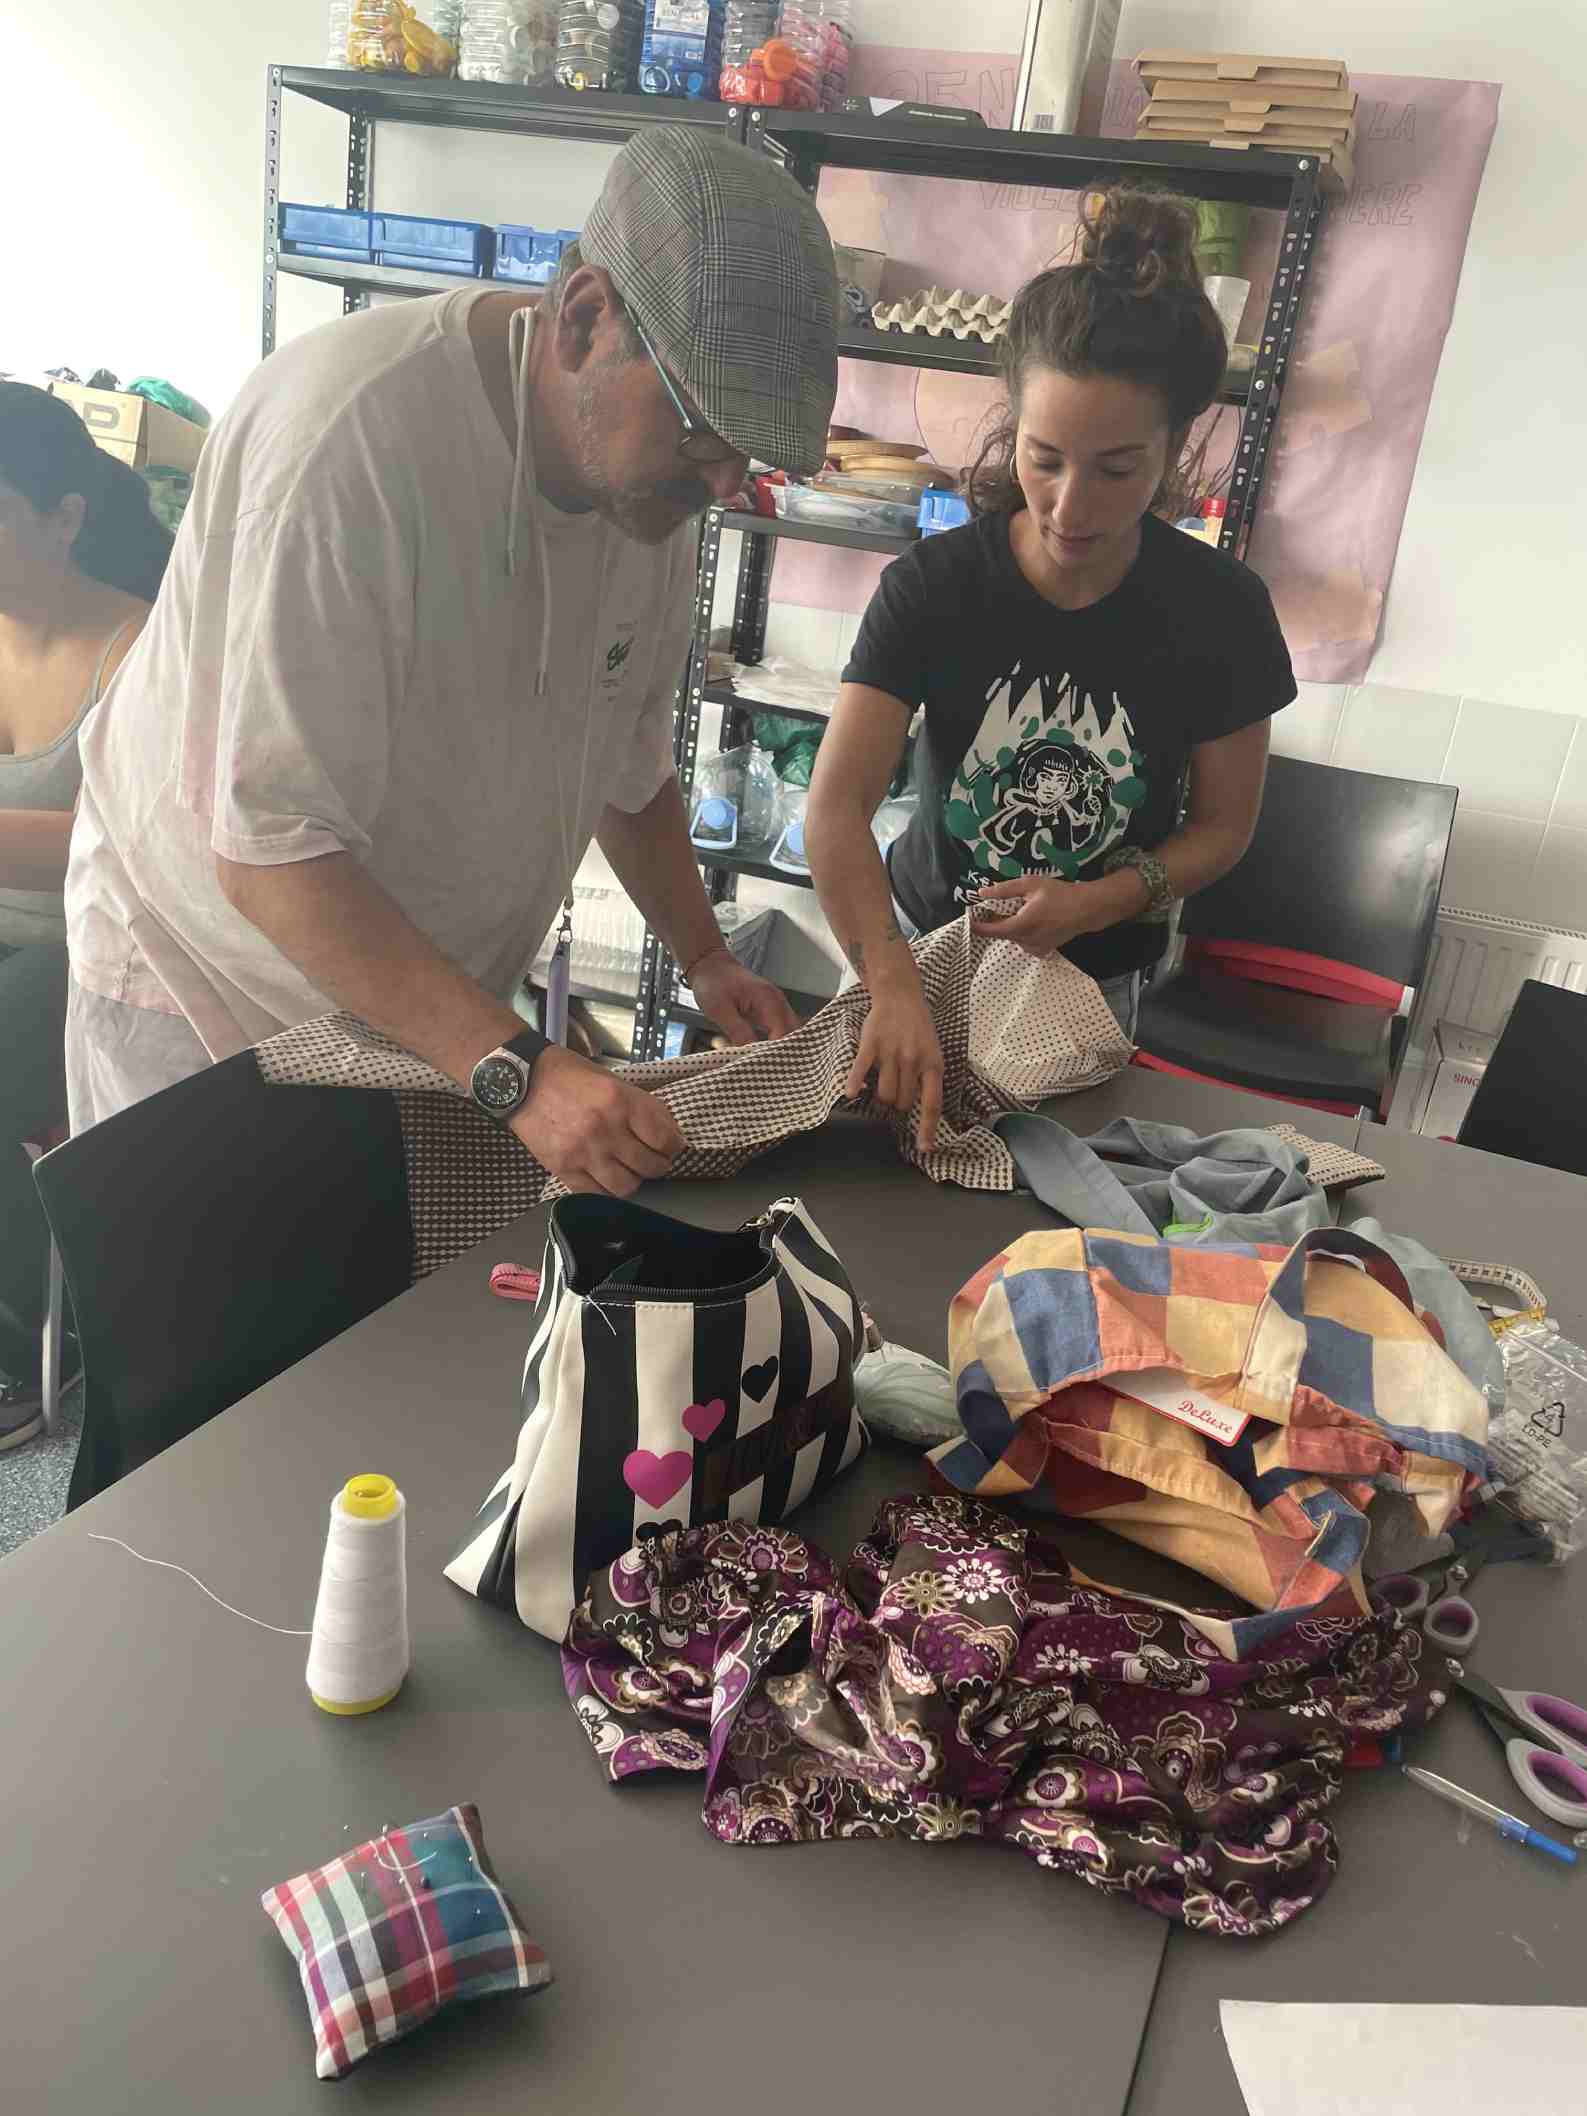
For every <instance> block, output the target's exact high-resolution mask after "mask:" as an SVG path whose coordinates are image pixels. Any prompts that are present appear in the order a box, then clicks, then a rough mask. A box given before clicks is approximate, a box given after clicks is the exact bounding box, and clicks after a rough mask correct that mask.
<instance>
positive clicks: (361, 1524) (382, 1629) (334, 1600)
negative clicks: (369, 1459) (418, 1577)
mask: <svg viewBox="0 0 1587 2116" xmlns="http://www.w3.org/2000/svg"><path fill="white" fill-rule="evenodd" d="M406 1520H407V1502H406V1500H405V1499H404V1498H403V1496H402V1494H401V1492H400V1491H398V1489H397V1487H396V1485H395V1484H393V1483H392V1481H391V1479H390V1478H389V1477H379V1476H363V1477H350V1478H349V1479H348V1481H347V1483H346V1484H345V1485H344V1486H343V1488H342V1490H340V1491H339V1492H338V1493H337V1494H336V1497H335V1498H334V1499H333V1500H332V1501H331V1525H330V1530H329V1532H328V1534H327V1535H326V1538H325V1557H324V1561H323V1563H322V1564H321V1566H320V1591H319V1594H318V1596H317V1597H316V1599H315V1603H314V1629H313V1632H312V1634H311V1636H310V1639H309V1664H308V1668H307V1670H306V1680H307V1682H308V1686H309V1695H310V1696H311V1697H312V1698H313V1700H314V1702H315V1703H316V1704H317V1705H318V1706H319V1707H320V1709H321V1710H322V1711H324V1712H337V1713H342V1714H346V1715H351V1714H353V1713H357V1712H375V1711H378V1710H379V1709H380V1707H381V1706H382V1705H386V1704H390V1702H391V1700H392V1699H393V1698H394V1697H395V1696H396V1694H397V1692H398V1691H399V1690H400V1689H401V1688H402V1680H403V1677H404V1676H405V1675H406V1674H407V1672H408V1546H407V1530H406Z"/></svg>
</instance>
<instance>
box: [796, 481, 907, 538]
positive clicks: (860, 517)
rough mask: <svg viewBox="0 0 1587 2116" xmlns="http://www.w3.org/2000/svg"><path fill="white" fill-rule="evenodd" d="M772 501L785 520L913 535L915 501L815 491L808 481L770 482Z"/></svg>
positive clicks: (829, 526) (832, 527)
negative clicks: (775, 483) (798, 483)
mask: <svg viewBox="0 0 1587 2116" xmlns="http://www.w3.org/2000/svg"><path fill="white" fill-rule="evenodd" d="M772 504H773V506H774V507H775V508H776V509H777V512H778V513H779V514H780V515H781V516H782V517H783V518H784V520H786V521H791V522H820V523H823V524H824V525H825V526H826V527H827V528H829V529H873V530H880V531H881V532H882V533H883V534H884V535H886V536H913V535H914V533H915V530H916V528H917V527H918V521H917V516H918V513H919V503H918V502H916V501H911V502H910V503H909V504H908V505H905V504H904V503H903V502H901V501H896V500H876V499H848V498H845V497H844V496H843V495H841V494H839V493H836V492H816V491H814V490H812V488H811V487H810V486H808V485H774V486H773V487H772Z"/></svg>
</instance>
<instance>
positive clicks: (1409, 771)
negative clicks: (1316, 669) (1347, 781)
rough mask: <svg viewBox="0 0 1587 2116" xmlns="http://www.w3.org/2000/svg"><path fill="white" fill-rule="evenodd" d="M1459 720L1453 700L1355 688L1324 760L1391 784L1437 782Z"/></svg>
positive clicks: (1364, 686) (1427, 694)
mask: <svg viewBox="0 0 1587 2116" xmlns="http://www.w3.org/2000/svg"><path fill="white" fill-rule="evenodd" d="M1459 716H1460V700H1459V699H1458V698H1444V697H1440V696H1438V695H1437V694H1436V693H1435V692H1432V691H1400V690H1392V689H1390V688H1389V687H1388V686H1387V685H1386V684H1381V683H1360V684H1356V685H1354V686H1353V687H1352V689H1351V691H1350V694H1349V696H1348V697H1347V698H1346V700H1345V709H1344V715H1343V717H1342V719H1341V720H1340V723H1339V735H1338V739H1337V740H1336V741H1335V743H1334V749H1333V755H1332V756H1331V757H1330V758H1329V760H1328V761H1329V763H1331V764H1343V765H1346V766H1348V768H1349V769H1350V770H1351V771H1375V772H1383V773H1386V774H1387V775H1388V777H1390V778H1391V779H1437V778H1439V777H1440V776H1441V775H1442V772H1443V769H1444V759H1445V757H1446V756H1447V755H1448V754H1449V744H1450V739H1451V737H1452V736H1453V734H1454V732H1455V722H1456V721H1457V719H1458V718H1459ZM1537 717H1538V718H1540V719H1541V718H1542V717H1544V716H1543V715H1541V714H1539V715H1538V716H1537Z"/></svg>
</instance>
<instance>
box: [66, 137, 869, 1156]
mask: <svg viewBox="0 0 1587 2116" xmlns="http://www.w3.org/2000/svg"><path fill="white" fill-rule="evenodd" d="M836 313H837V279H836V272H835V269H834V266H833V262H832V246H831V243H830V241H829V239H828V237H827V234H826V230H825V228H824V226H823V225H822V221H821V217H820V215H819V214H818V213H817V211H816V208H815V204H814V201H813V200H812V199H811V198H810V197H809V196H808V194H807V193H805V192H804V191H802V190H801V189H800V187H799V186H798V185H797V184H796V183H795V182H794V181H793V180H792V178H791V177H789V176H787V175H785V174H784V173H783V172H782V171H781V170H780V169H778V168H777V167H776V166H775V165H774V164H773V163H772V162H771V161H770V160H769V159H768V157H767V156H765V155H763V154H757V153H752V152H750V151H749V150H748V149H747V148H743V147H738V146H734V145H732V144H730V143H729V142H728V141H726V140H725V139H721V138H718V137H717V136H716V135H713V134H709V133H704V132H701V133H695V132H692V131H690V130H689V129H687V128H685V127H682V126H658V127H656V128H655V129H654V130H653V131H649V132H642V133H640V134H638V135H636V136H635V138H633V139H632V140H630V141H629V142H628V143H627V144H626V145H625V146H624V147H623V149H622V150H621V151H620V152H619V154H618V155H617V156H616V157H615V159H614V161H613V163H612V166H611V169H610V170H609V172H608V175H607V179H606V183H605V185H604V187H603V189H602V193H601V196H600V198H599V199H598V200H597V202H596V204H595V206H594V208H593V209H592V211H591V214H590V217H589V219H588V221H587V222H586V223H585V226H584V229H583V231H582V235H581V239H580V241H579V243H578V244H577V245H575V246H574V247H573V248H572V249H571V250H570V252H569V254H568V255H567V256H566V257H565V258H564V260H563V269H562V272H561V275H560V277H559V278H558V280H557V282H556V284H555V286H554V287H553V288H551V289H550V290H548V292H547V293H546V294H545V296H544V298H542V297H541V296H539V295H538V294H536V295H527V294H525V293H523V292H522V291H513V290H510V289H505V290H504V289H503V288H501V287H499V286H496V285H494V284H493V283H491V282H489V281H487V282H485V283H484V284H483V285H472V286H469V285H464V286H460V287H459V288H458V290H457V291H456V292H455V293H450V294H443V295H440V296H438V297H436V298H435V299H433V300H419V301H412V302H406V303H392V304H390V305H388V306H387V307H385V308H380V309H374V310H371V311H369V312H368V313H366V314H363V315H358V316H350V317H346V318H344V319H343V320H342V321H341V322H339V323H333V324H330V325H328V326H327V327H326V328H324V329H323V330H319V331H313V332H310V333H309V334H308V335H307V336H305V337H303V338H299V339H296V340H294V341H293V343H292V344H290V345H288V346H285V347H283V348H282V349H281V350H280V351H279V352H277V353H275V354H273V355H272V356H271V358H270V359H269V360H267V361H266V362H265V363H264V365H263V366H262V367H261V368H260V369H258V371H257V372H256V373H255V374H254V375H253V376H252V377H251V379H250V380H249V381H248V382H247V383H246V384H245V385H244V387H243V389H242V391H241V393H240V395H239V396H238V398H237V400H236V402H235V403H234V404H233V405H232V407H231V408H230V410H229V411H228V412H227V413H226V415H225V417H224V418H222V419H221V420H220V421H219V423H218V424H217V425H216V427H215V428H214V430H213V431H212V433H211V434H210V437H209V440H208V442H207V443H206V445H205V449H204V455H203V459H202V461H201V463H200V465H199V470H198V476H197V479H196V481H195V487H194V492H193V499H192V503H191V505H190V506H189V508H188V511H187V515H186V517H185V518H184V520H183V523H182V528H181V531H180V534H179V536H178V539H177V547H176V555H175V558H174V560H173V563H172V566H171V572H170V577H169V579H168V581H167V583H166V586H165V589H164V591H163V593H162V594H161V597H160V601H159V605H158V608H157V609H156V611H155V614H154V619H153V621H152V623H151V624H150V627H149V630H148V632H147V634H146V635H145V638H144V641H143V643H142V645H141V646H140V648H139V651H138V656H137V660H136V664H135V666H134V667H132V668H130V669H129V670H128V671H127V672H126V675H125V676H124V677H123V679H122V681H121V682H120V683H119V684H118V686H117V692H116V697H115V701H114V711H113V712H111V713H110V714H109V715H108V716H106V715H100V716H99V717H98V719H97V720H96V722H95V723H94V725H93V727H92V728H91V729H90V731H89V734H88V736H87V738H86V740H85V743H84V749H83V763H84V783H83V800H82V805H81V810H80V812H79V816H78V822H77V828H76V831H75V833H74V836H73V840H72V856H71V866H70V870H69V874H68V879H67V892H66V899H67V922H68V927H69V931H70V942H71V954H72V986H71V992H70V995H69V1000H68V1008H67V1074H68V1081H69V1085H70V1092H71V1100H72V1121H73V1125H74V1127H76V1126H77V1125H79V1123H80V1122H84V1121H95V1120H97V1119H99V1118H102V1117H105V1116H107V1115H110V1114H113V1113H114V1112H115V1111H117V1110H120V1109H123V1108H125V1107H126V1106H127V1105H128V1104H129V1103H132V1102H136V1101H138V1100H139V1099H140V1098H141V1097H143V1096H145V1095H149V1094H153V1093H155V1092H156V1091H157V1090H158V1089H160V1088H162V1087H165V1086H168V1085H171V1084H173V1083H174V1082H176V1081H178V1080H181V1079H184V1078H186V1077H188V1076H189V1075H191V1074H193V1073H195V1072H198V1071H199V1070H201V1069H202V1068H203V1067H204V1066H205V1065H207V1064H208V1063H209V1062H210V1061H211V1060H212V1059H215V1058H222V1057H225V1056H227V1055H229V1054H230V1053H232V1052H235V1051H239V1050H242V1049H245V1048H246V1047H248V1046H249V1045H251V1044H255V1043H258V1042H261V1041H262V1040H264V1039H265V1038H266V1037H269V1036H271V1035H273V1034H275V1033H276V1032H277V1031H278V1030H280V1029H282V1028H287V1027H291V1026H293V1025H295V1024H297V1023H300V1022H303V1021H307V1020H309V1019H311V1018H312V1017H314V1016H315V1015H317V1014H322V1013H325V1012H328V1011H330V1010H331V1009H333V1008H337V1007H344V1008H346V1009H348V1010H349V1011H350V1012H352V1013H355V1014H357V1015H359V1016H360V1017H361V1018H363V1019H364V1020H366V1021H369V1022H371V1023H373V1024H374V1025H375V1026H376V1027H378V1028H380V1029H382V1030H384V1031H385V1032H386V1033H387V1034H388V1035H390V1036H392V1037H394V1038H395V1039H396V1040H397V1041H398V1042H400V1043H401V1044H403V1045H404V1046H405V1047H406V1048H407V1049H409V1050H412V1051H415V1052H417V1053H418V1054H419V1055H420V1056H421V1057H424V1058H427V1059H428V1060H429V1061H430V1062H431V1064H433V1065H435V1066H438V1067H439V1068H440V1069H441V1070H442V1071H443V1072H446V1073H448V1074H450V1075H451V1077H452V1078H453V1079H454V1080H456V1081H457V1082H458V1083H459V1084H460V1085H461V1086H462V1087H464V1088H465V1089H466V1090H469V1091H471V1092H472V1093H473V1095H474V1098H475V1100H476V1102H477V1103H479V1105H480V1106H481V1107H483V1108H485V1109H487V1110H488V1111H490V1112H491V1114H493V1115H494V1116H496V1117H497V1118H499V1119H500V1120H501V1121H502V1122H503V1123H506V1124H508V1125H510V1127H511V1128H512V1130H513V1131H514V1132H515V1133H516V1135H517V1136H518V1138H519V1139H521V1140H522V1142H523V1144H524V1145H525V1146H527V1147H528V1149H529V1151H530V1152H531V1153H532V1154H534V1155H535V1157H536V1158H537V1159H538V1160H539V1161H540V1162H541V1163H542V1164H543V1165H544V1166H545V1167H546V1168H548V1169H550V1170H551V1172H552V1173H553V1174H554V1175H557V1176H559V1177H560V1178H561V1179H562V1180H563V1181H564V1182H565V1183H567V1184H568V1185H569V1186H570V1187H571V1188H573V1189H578V1190H604V1191H607V1192H612V1193H626V1192H628V1191H631V1190H632V1189H634V1188H635V1186H636V1185H637V1184H638V1183H639V1182H641V1181H642V1180H644V1179H645V1178H646V1177H648V1176H658V1175H661V1174H664V1173H665V1171H666V1169H667V1168H668V1167H669V1166H670V1164H671V1162H672V1160H673V1159H674V1158H675V1156H676V1155H677V1153H678V1152H679V1150H680V1149H681V1147H682V1143H683V1142H682V1136H681V1134H680V1133H679V1131H678V1128H677V1126H676V1124H675V1123H674V1121H673V1118H672V1116H671V1114H670V1112H669V1111H668V1110H667V1109H666V1108H665V1106H664V1105H663V1104H662V1103H661V1102H660V1101H658V1100H657V1099H656V1098H655V1097H654V1096H651V1095H646V1094H644V1093H642V1092H641V1091H640V1090H639V1089H637V1088H635V1087H632V1086H630V1085H628V1084H627V1083H626V1082H623V1081H620V1080H618V1079H616V1078H615V1077H614V1076H613V1075H612V1074H611V1073H610V1072H607V1071H603V1070H602V1069H601V1068H600V1067H598V1066H594V1065H591V1064H589V1063H588V1062H587V1061H585V1060H584V1059H581V1058H578V1057H576V1056H574V1055H573V1054H572V1053H571V1052H569V1051H566V1050H559V1049H555V1048H547V1047H546V1045H545V1040H544V1038H541V1037H537V1036H535V1034H534V1032H533V1031H531V1030H528V1029H526V1028H525V1027H524V1026H523V1024H522V1023H521V1022H520V1021H519V1020H518V1018H517V1016H516V1014H515V1013H514V1012H513V1008H512V1005H511V1000H512V995H513V993H514V991H515V990H516V988H517V986H518V984H519V982H520V980H521V978H522V975H523V972H524V970H525V968H526V967H527V965H528V963H529V961H530V960H531V958H532V956H533V954H534V951H535V949H536V948H537V947H538V946H539V944H540V941H541V939H542V938H543V936H544V935H545V933H546V931H547V929H548V928H549V927H550V926H551V925H552V923H553V921H554V919H555V916H556V911H557V907H558V905H559V904H561V903H562V902H563V900H564V897H565V895H566V893H567V891H568V889H569V888H570V886H571V883H572V878H573V874H574V870H575V868H576V867H577V865H578V862H579V860H580V858H581V856H582V855H583V853H584V850H585V847H586V846H587V845H588V843H589V841H590V839H591V837H592V836H593V837H595V838H596V839H598V841H599V843H600V846H601V849H602V851H603V852H604V853H605V854H606V856H607V858H608V859H609V860H610V862H611V864H612V866H613V867H614V869H615V870H616V872H617V875H618V877H619V879H620V880H621V881H622V883H623V885H624V887H625V888H626V889H627V891H628V893H629V895H630V896H631V897H632V898H633V900H634V902H635V903H636V904H637V905H638V907H639V909H640V911H641V912H642V913H643V914H644V915H645V918H646V921H647V923H648V924H649V925H650V926H651V927H652V928H653V929H654V930H655V931H656V932H657V933H658V934H659V935H660V937H661V939H662V940H663V942H664V943H665V944H666V946H667V947H668V948H669V949H670V951H671V953H672V954H673V955H674V956H675V958H676V959H677V961H678V963H679V965H680V967H681V968H682V969H683V970H684V972H685V974H686V975H687V977H688V980H689V983H690V984H691V986H692V987H693V990H694V992H695V994H696V996H697V998H698V1000H699V1003H700V1005H701V1007H702V1008H703V1009H704V1011H705V1012H706V1013H708V1014H709V1015H710V1016H711V1017H712V1018H713V1019H714V1020H715V1021H716V1022H717V1023H718V1024H719V1025H720V1026H721V1027H722V1028H723V1029H724V1030H725V1031H726V1032H727V1034H728V1035H729V1036H730V1037H731V1038H732V1039H733V1040H734V1041H735V1042H746V1041H748V1040H750V1039H751V1038H753V1037H754V1036H756V1035H757V1034H761V1035H779V1034H782V1033H784V1032H785V1031H786V1030H788V1029H790V1028H792V1027H793V1025H794V1018H793V1015H792V1013H791V1011H790V1010H789V1007H788V1004H787V1001H786V999H785V998H784V997H783V995H782V994H781V993H780V992H778V991H777V990H776V988H775V987H774V986H771V985H769V984H767V983H765V982H764V981H763V980H762V979H760V978H757V977H754V976H752V975H751V973H750V972H749V971H748V970H747V969H745V968H744V967H743V965H741V964H740V963H738V962H737V961H736V960H735V959H734V958H733V957H732V956H731V955H730V954H729V953H728V951H727V949H726V948H725V946H724V945H723V942H722V936H721V933H720V931H719V929H718V926H717V923H716V919H715V917H714V915H713V912H712V908H711V905H710V903H709V901H708V899H707V897H706V893H705V889H704V886H703V884H702V882H701V878H700V873H699V869H698V866H697V865H696V862H695V858H694V853H693V850H692V848H691V846H690V844H689V832H688V822H687V818H686V816H685V814H684V809H683V802H682V797H681V795H680V793H679V789H678V782H677V777H676V773H675V770H674V763H673V747H672V744H673V702H674V697H675V693H676V690H677V685H678V681H679V678H680V676H681V674H682V671H683V667H684V663H685V660H686V656H687V649H688V640H689V633H690V626H691V616H692V609H693V601H694V589H695V574H696V552H697V546H698V539H697V536H696V533H695V531H694V529H693V528H692V526H691V524H692V521H693V518H694V517H695V516H696V515H698V514H699V513H701V512H702V511H703V509H704V508H705V507H706V506H707V505H708V504H709V503H710V502H711V501H712V500H713V499H716V500H724V501H725V500H730V499H732V498H733V497H734V496H735V495H736V494H737V493H738V491H739V490H740V488H741V486H742V484H743V480H744V476H745V472H746V469H747V466H748V459H749V456H750V455H751V453H753V454H755V455H758V456H760V457H762V458H763V459H764V460H767V461H770V462H772V463H775V464H778V465H780V466H783V467H786V468H789V469H793V470H808V469H813V468H818V467H819V465H820V463H821V460H822V458H823V456H824V453H825V447H826V433H827V422H828V420H829V418H830V415H831V410H832V401H833V397H834V394H835V392H836V387H837V324H836Z"/></svg>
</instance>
